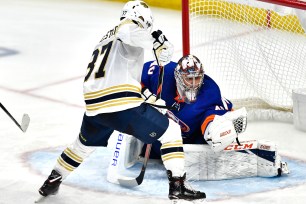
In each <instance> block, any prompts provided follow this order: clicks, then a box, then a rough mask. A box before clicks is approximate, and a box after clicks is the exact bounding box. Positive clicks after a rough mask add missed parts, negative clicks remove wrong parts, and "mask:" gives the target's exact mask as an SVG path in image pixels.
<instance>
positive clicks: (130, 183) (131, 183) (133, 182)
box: [118, 52, 164, 188]
mask: <svg viewBox="0 0 306 204" xmlns="http://www.w3.org/2000/svg"><path fill="white" fill-rule="evenodd" d="M154 56H155V59H156V62H157V64H158V65H159V76H158V87H157V93H156V100H158V99H160V98H161V92H162V86H163V79H164V67H163V66H161V64H160V63H159V61H158V58H157V56H156V53H155V52H154ZM151 147H152V144H147V147H146V153H145V157H144V161H143V165H142V167H141V172H140V174H139V175H138V176H137V177H136V178H132V177H126V176H125V177H123V176H122V177H121V178H118V182H119V184H120V185H121V186H125V187H128V188H133V187H136V186H139V185H140V184H141V183H142V181H143V178H144V175H145V171H146V167H147V163H148V160H149V157H150V152H151Z"/></svg>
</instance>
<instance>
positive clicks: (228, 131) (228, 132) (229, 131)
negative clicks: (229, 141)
mask: <svg viewBox="0 0 306 204" xmlns="http://www.w3.org/2000/svg"><path fill="white" fill-rule="evenodd" d="M230 133H231V130H227V131H225V132H221V133H220V137H223V136H225V135H228V134H230Z"/></svg>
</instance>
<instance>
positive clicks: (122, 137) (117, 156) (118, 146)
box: [112, 133, 124, 166]
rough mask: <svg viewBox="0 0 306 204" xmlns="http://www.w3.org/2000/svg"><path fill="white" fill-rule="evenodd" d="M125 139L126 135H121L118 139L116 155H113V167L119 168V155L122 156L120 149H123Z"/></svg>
mask: <svg viewBox="0 0 306 204" xmlns="http://www.w3.org/2000/svg"><path fill="white" fill-rule="evenodd" d="M123 139H124V135H123V134H121V133H119V135H118V138H117V143H116V146H115V151H114V154H113V163H112V166H117V164H118V159H119V154H120V149H121V145H122V141H123Z"/></svg>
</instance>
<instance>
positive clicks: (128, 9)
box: [120, 1, 153, 32]
mask: <svg viewBox="0 0 306 204" xmlns="http://www.w3.org/2000/svg"><path fill="white" fill-rule="evenodd" d="M124 18H128V19H131V20H132V21H133V22H134V23H136V24H137V25H138V26H139V27H141V28H144V29H146V30H148V31H150V32H151V31H152V28H153V16H152V12H151V9H150V8H149V6H148V5H147V4H146V3H145V2H143V1H129V2H127V3H126V4H125V5H124V7H123V9H122V11H121V16H120V20H123V19H124Z"/></svg>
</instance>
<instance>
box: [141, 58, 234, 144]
mask: <svg viewBox="0 0 306 204" xmlns="http://www.w3.org/2000/svg"><path fill="white" fill-rule="evenodd" d="M176 66H177V63H175V62H170V63H169V64H167V65H166V66H165V67H164V78H163V86H162V94H161V98H162V99H163V100H164V101H165V102H166V106H170V107H173V110H171V112H172V114H171V112H170V114H168V116H169V117H170V118H175V119H174V120H176V121H177V122H178V123H179V124H180V126H181V130H182V136H183V140H184V143H185V144H204V143H206V142H205V140H204V138H203V134H204V132H205V130H206V127H207V125H208V124H209V123H210V122H211V121H213V119H214V116H215V115H223V114H225V113H226V112H227V111H230V110H232V103H231V102H230V101H229V100H227V99H225V98H222V96H221V92H220V89H219V86H218V85H217V84H216V82H215V81H214V80H213V79H212V78H210V77H209V76H207V75H206V74H205V76H204V80H203V84H202V86H201V88H200V90H199V92H198V95H197V100H196V101H195V102H193V103H190V104H187V103H184V102H183V101H182V100H180V99H179V97H178V92H177V88H176V81H175V78H174V69H175V67H176ZM158 76H159V66H157V64H156V62H154V61H153V62H152V61H150V62H147V63H145V64H144V68H143V72H142V78H141V80H142V85H143V86H144V87H147V88H148V89H149V90H150V91H151V92H152V93H154V94H156V91H157V86H158ZM173 115H174V116H175V117H173Z"/></svg>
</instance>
